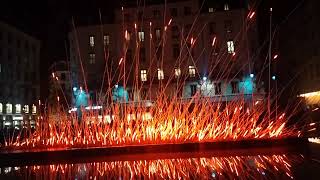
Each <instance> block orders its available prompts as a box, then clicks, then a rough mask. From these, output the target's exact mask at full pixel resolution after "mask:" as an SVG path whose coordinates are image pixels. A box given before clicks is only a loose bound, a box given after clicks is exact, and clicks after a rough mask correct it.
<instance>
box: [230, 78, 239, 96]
mask: <svg viewBox="0 0 320 180" xmlns="http://www.w3.org/2000/svg"><path fill="white" fill-rule="evenodd" d="M231 88H232V93H239V83H238V82H237V81H232V82H231Z"/></svg>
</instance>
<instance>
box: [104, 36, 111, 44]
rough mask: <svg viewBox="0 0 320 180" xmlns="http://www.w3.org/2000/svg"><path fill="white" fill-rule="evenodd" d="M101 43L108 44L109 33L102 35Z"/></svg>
mask: <svg viewBox="0 0 320 180" xmlns="http://www.w3.org/2000/svg"><path fill="white" fill-rule="evenodd" d="M103 44H104V45H105V46H109V44H110V36H109V35H104V36H103Z"/></svg>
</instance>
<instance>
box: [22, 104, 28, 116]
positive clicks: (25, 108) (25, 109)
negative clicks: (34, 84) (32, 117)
mask: <svg viewBox="0 0 320 180" xmlns="http://www.w3.org/2000/svg"><path fill="white" fill-rule="evenodd" d="M23 111H24V113H27V114H28V113H29V105H24V107H23Z"/></svg>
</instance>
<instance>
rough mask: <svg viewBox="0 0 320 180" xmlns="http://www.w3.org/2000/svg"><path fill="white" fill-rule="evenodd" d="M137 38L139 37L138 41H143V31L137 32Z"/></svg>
mask: <svg viewBox="0 0 320 180" xmlns="http://www.w3.org/2000/svg"><path fill="white" fill-rule="evenodd" d="M138 37H139V41H140V42H143V41H144V32H143V31H139V32H138Z"/></svg>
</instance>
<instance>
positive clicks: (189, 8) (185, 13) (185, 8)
mask: <svg viewBox="0 0 320 180" xmlns="http://www.w3.org/2000/svg"><path fill="white" fill-rule="evenodd" d="M184 15H186V16H188V15H191V7H184Z"/></svg>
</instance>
